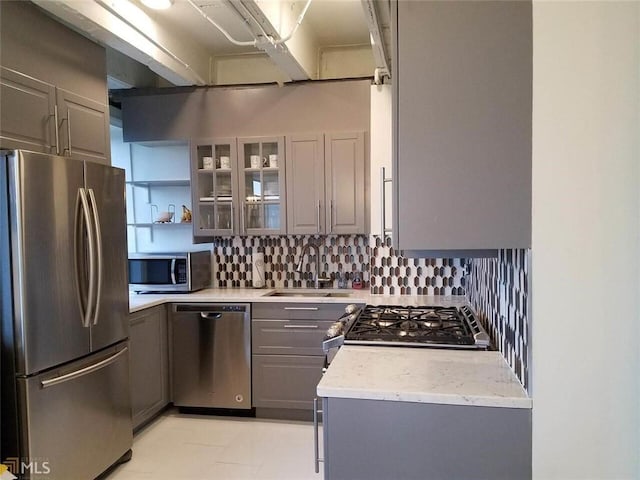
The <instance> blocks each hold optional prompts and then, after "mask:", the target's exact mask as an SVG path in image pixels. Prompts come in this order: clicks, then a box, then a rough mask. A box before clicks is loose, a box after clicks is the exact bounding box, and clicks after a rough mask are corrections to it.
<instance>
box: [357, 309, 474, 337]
mask: <svg viewBox="0 0 640 480" xmlns="http://www.w3.org/2000/svg"><path fill="white" fill-rule="evenodd" d="M346 340H349V341H355V342H366V343H375V342H391V343H396V342H397V343H401V344H415V345H416V346H417V345H419V344H427V345H459V346H472V345H474V344H475V340H474V336H473V332H472V331H471V329H470V328H469V325H468V323H467V321H466V319H465V318H464V316H463V315H462V314H461V313H460V311H459V310H458V309H457V308H455V307H397V306H367V307H365V308H364V309H363V310H362V312H361V313H360V315H359V316H358V318H357V319H356V321H355V322H354V323H353V325H352V326H351V328H350V329H349V331H348V332H347V335H346Z"/></svg>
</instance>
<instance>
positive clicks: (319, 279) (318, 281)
mask: <svg viewBox="0 0 640 480" xmlns="http://www.w3.org/2000/svg"><path fill="white" fill-rule="evenodd" d="M312 248H314V249H315V250H316V274H315V277H314V283H313V288H320V284H321V283H327V282H330V281H331V279H330V278H327V277H324V276H323V277H320V247H318V245H316V244H315V243H312V242H307V244H306V245H305V246H304V247H302V253H301V254H300V260H299V261H298V265H297V266H296V272H298V273H302V263H303V261H304V255H305V253H306V254H307V255H309V250H310V249H312Z"/></svg>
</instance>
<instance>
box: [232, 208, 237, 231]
mask: <svg viewBox="0 0 640 480" xmlns="http://www.w3.org/2000/svg"><path fill="white" fill-rule="evenodd" d="M234 210H235V209H234V208H233V202H231V233H235V232H236V229H235V223H236V222H235V219H234V215H233V214H234V213H235V212H234Z"/></svg>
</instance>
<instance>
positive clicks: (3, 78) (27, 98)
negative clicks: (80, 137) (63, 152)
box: [0, 67, 57, 153]
mask: <svg viewBox="0 0 640 480" xmlns="http://www.w3.org/2000/svg"><path fill="white" fill-rule="evenodd" d="M55 104H56V89H55V87H54V86H53V85H49V84H48V83H45V82H41V81H39V80H36V79H35V78H31V77H28V76H26V75H22V74H21V73H18V72H14V71H13V70H9V69H7V68H4V67H2V68H0V105H2V108H0V116H1V117H0V126H1V131H0V139H1V142H2V147H3V148H24V149H26V150H31V151H34V152H42V153H57V151H56V143H55V125H56V123H55V115H54V110H55Z"/></svg>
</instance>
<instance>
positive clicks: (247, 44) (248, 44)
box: [187, 0, 258, 47]
mask: <svg viewBox="0 0 640 480" xmlns="http://www.w3.org/2000/svg"><path fill="white" fill-rule="evenodd" d="M187 2H189V4H190V5H191V6H192V7H193V8H195V9H196V11H197V12H198V13H199V14H200V15H202V16H203V17H204V19H205V20H207V21H208V22H209V23H210V24H211V25H213V26H214V27H216V28H217V29H218V30H220V33H222V34H223V35H224V36H225V37H226V39H227V40H229V41H230V42H231V43H233V44H234V45H238V46H240V47H255V46H256V44H257V43H258V41H257V39H255V38H254V39H253V40H250V41H239V40H236V39H234V38H233V37H232V36H231V35H229V33H228V32H227V31H226V30H225V29H224V28H222V27H221V26H220V25H219V24H218V23H216V21H215V20H214V19H213V18H211V17H210V16H209V15H207V14H206V13H205V11H204V10H202V8H200V7H199V6H198V5H196V4H195V3H194V2H193V1H192V0H187Z"/></svg>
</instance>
